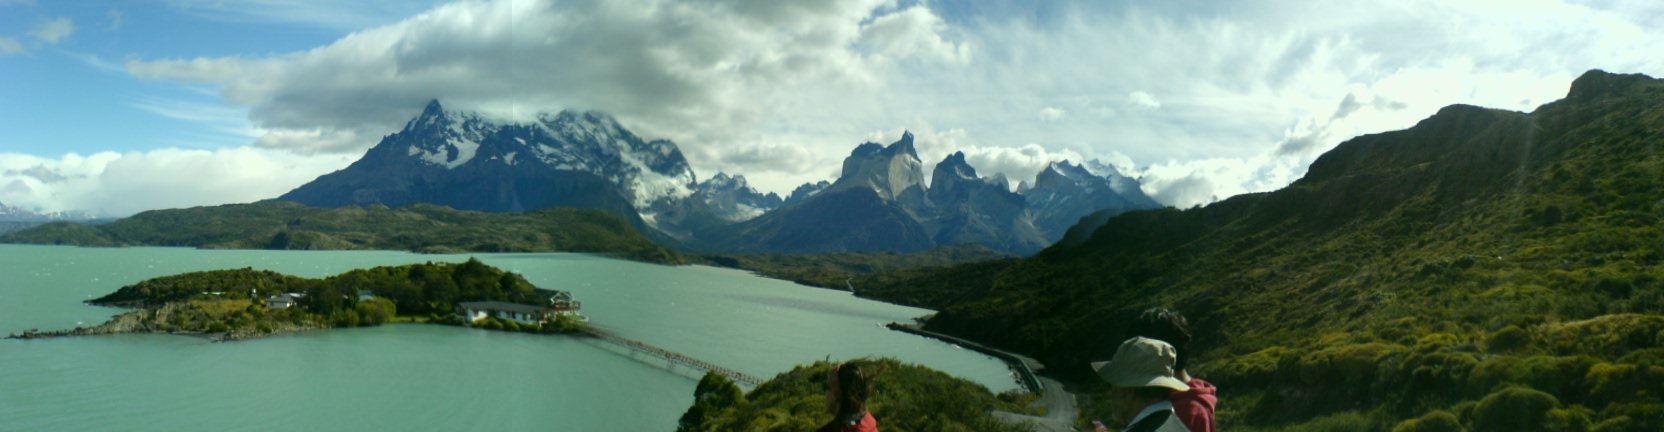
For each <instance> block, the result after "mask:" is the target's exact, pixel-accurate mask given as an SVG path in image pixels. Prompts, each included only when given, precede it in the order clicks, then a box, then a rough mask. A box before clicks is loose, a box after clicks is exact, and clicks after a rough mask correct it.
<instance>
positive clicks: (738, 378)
mask: <svg viewBox="0 0 1664 432" xmlns="http://www.w3.org/2000/svg"><path fill="white" fill-rule="evenodd" d="M584 333H586V334H588V335H590V336H594V337H595V338H597V339H600V340H603V341H607V342H611V343H613V344H614V345H618V346H621V347H624V348H628V349H631V350H635V351H637V352H641V353H646V354H649V355H652V356H654V357H658V358H662V359H665V360H669V361H670V362H672V363H680V364H682V365H684V366H688V367H691V368H695V369H700V370H704V371H708V372H716V373H718V374H722V376H725V377H728V379H731V380H734V382H737V383H741V384H745V385H748V386H751V387H753V388H755V387H757V386H760V385H763V380H762V379H761V378H757V377H755V376H751V375H747V374H745V373H743V372H740V371H737V370H733V369H729V368H725V367H722V366H717V365H716V364H714V363H711V362H707V361H704V360H700V359H696V358H693V357H689V356H687V355H685V354H682V353H678V352H675V351H671V350H667V349H664V348H659V347H656V346H652V345H648V344H647V343H646V342H642V341H638V340H635V339H630V338H627V337H623V336H619V335H616V334H612V333H611V332H608V331H606V330H600V329H596V328H594V327H589V328H586V329H584Z"/></svg>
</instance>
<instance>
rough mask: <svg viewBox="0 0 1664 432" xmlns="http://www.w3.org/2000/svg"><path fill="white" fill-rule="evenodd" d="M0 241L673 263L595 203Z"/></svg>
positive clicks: (202, 210)
mask: <svg viewBox="0 0 1664 432" xmlns="http://www.w3.org/2000/svg"><path fill="white" fill-rule="evenodd" d="M0 242H7V243H34V244H69V245H81V246H191V247H200V248H212V249H388V250H410V251H418V252H460V251H477V252H586V253H598V254H608V255H615V256H619V257H622V258H628V259H635V260H640V261H648V262H659V263H679V262H681V257H680V255H679V254H677V253H676V252H674V251H671V250H669V249H666V248H664V247H661V246H659V245H657V244H655V243H653V242H652V240H650V239H648V238H647V237H646V236H643V235H642V234H641V233H640V232H639V231H637V230H635V229H634V228H631V227H630V226H629V225H628V224H627V223H625V222H624V221H622V220H619V219H618V218H616V217H613V216H611V215H608V214H606V213H603V212H600V211H596V210H579V209H564V208H557V209H545V210H539V211H535V212H528V213H481V212H471V211H459V210H453V209H450V208H447V207H440V206H434V205H425V204H419V205H413V206H409V207H402V208H397V209H389V208H386V207H381V206H371V207H342V208H332V209H324V208H315V207H307V206H304V205H300V204H296V203H292V202H286V201H266V202H260V203H254V204H230V205H222V206H214V207H196V208H189V209H176V210H155V211H148V212H144V213H140V214H137V215H134V216H133V217H130V218H127V219H122V220H120V221H116V222H113V223H110V224H106V225H98V226H89V225H82V224H74V223H54V224H47V225H43V226H40V227H35V228H33V229H27V230H22V231H17V232H13V233H9V234H6V235H4V236H0Z"/></svg>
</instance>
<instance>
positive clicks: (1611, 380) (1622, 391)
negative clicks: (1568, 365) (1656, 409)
mask: <svg viewBox="0 0 1664 432" xmlns="http://www.w3.org/2000/svg"><path fill="white" fill-rule="evenodd" d="M1583 380H1584V382H1585V383H1587V385H1588V386H1589V400H1590V401H1591V402H1594V403H1596V404H1598V405H1605V404H1607V403H1613V402H1642V401H1653V402H1656V401H1658V400H1659V397H1660V396H1664V367H1657V366H1637V365H1632V364H1612V363H1601V364H1597V365H1595V366H1594V367H1591V368H1589V373H1588V375H1587V376H1585V377H1584V379H1583Z"/></svg>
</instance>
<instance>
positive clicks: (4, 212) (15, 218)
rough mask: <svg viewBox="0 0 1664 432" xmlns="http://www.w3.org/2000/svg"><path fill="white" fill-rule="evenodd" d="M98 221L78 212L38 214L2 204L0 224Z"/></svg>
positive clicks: (91, 216) (0, 204)
mask: <svg viewBox="0 0 1664 432" xmlns="http://www.w3.org/2000/svg"><path fill="white" fill-rule="evenodd" d="M91 219H97V217H94V216H93V215H91V214H87V213H85V212H78V211H62V212H45V213H38V212H34V211H30V210H29V209H26V208H22V207H14V206H9V205H6V203H0V222H55V221H80V220H91Z"/></svg>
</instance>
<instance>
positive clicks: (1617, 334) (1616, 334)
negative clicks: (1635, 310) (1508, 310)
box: [1543, 314, 1664, 358]
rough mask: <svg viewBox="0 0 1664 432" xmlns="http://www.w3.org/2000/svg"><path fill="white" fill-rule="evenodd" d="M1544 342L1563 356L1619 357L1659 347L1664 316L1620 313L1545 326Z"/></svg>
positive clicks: (1663, 326)
mask: <svg viewBox="0 0 1664 432" xmlns="http://www.w3.org/2000/svg"><path fill="white" fill-rule="evenodd" d="M1543 330H1544V331H1543V335H1544V340H1545V341H1546V342H1547V343H1548V345H1549V347H1550V348H1551V349H1553V350H1554V352H1556V353H1559V354H1590V355H1596V356H1601V357H1608V358H1615V357H1619V356H1622V355H1624V354H1626V353H1629V352H1630V351H1634V350H1638V349H1645V348H1651V347H1654V346H1657V345H1656V344H1657V343H1658V333H1659V332H1661V331H1664V315H1641V314H1617V315H1603V316H1599V317H1595V318H1592V319H1587V320H1582V321H1573V322H1567V323H1560V324H1551V325H1545V326H1543Z"/></svg>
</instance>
